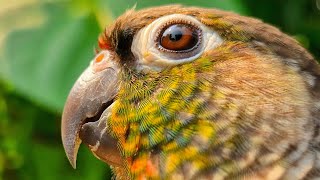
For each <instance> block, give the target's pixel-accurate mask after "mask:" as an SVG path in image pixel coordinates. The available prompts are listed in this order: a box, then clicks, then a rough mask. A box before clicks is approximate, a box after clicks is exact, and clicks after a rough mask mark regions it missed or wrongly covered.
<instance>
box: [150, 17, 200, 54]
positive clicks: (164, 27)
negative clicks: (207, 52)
mask: <svg viewBox="0 0 320 180" xmlns="http://www.w3.org/2000/svg"><path fill="white" fill-rule="evenodd" d="M174 24H185V25H186V26H188V27H190V28H192V29H196V30H197V31H198V35H199V37H198V38H199V41H198V43H197V45H196V46H194V48H192V49H189V50H185V51H174V50H168V49H165V48H163V47H162V46H161V45H160V38H161V37H160V36H161V35H162V34H163V33H164V31H165V30H166V29H167V28H168V27H170V26H171V25H174ZM201 42H202V30H201V29H200V28H199V27H198V26H197V25H195V24H194V23H193V22H191V21H186V20H182V19H175V20H171V21H168V22H166V23H165V24H163V25H162V26H160V28H159V30H158V31H157V33H156V38H155V45H156V47H157V49H158V50H160V51H163V52H169V53H187V52H191V51H193V50H194V49H197V48H198V47H199V46H200V44H201Z"/></svg>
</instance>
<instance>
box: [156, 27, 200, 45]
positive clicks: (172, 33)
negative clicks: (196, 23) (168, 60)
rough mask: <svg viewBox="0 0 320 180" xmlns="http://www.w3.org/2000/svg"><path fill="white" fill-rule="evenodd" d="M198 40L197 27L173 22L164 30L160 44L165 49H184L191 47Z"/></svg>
mask: <svg viewBox="0 0 320 180" xmlns="http://www.w3.org/2000/svg"><path fill="white" fill-rule="evenodd" d="M198 41H199V32H198V29H196V28H194V27H190V26H188V25H185V24H174V25H171V26H169V27H168V28H167V29H165V30H164V32H163V33H162V35H161V38H160V45H161V46H162V47H163V48H165V49H167V50H172V51H185V50H191V49H193V47H195V46H196V45H197V44H198Z"/></svg>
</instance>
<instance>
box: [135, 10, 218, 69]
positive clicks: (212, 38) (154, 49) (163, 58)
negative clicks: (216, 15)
mask: <svg viewBox="0 0 320 180" xmlns="http://www.w3.org/2000/svg"><path fill="white" fill-rule="evenodd" d="M174 22H183V24H187V25H188V24H189V25H191V26H194V27H196V28H199V30H200V31H201V33H202V34H201V42H200V44H199V47H198V50H197V51H196V52H195V53H189V54H184V55H180V58H179V57H178V58H177V57H174V56H173V55H172V53H169V52H165V51H162V50H160V49H159V47H158V43H157V42H158V41H159V39H158V37H159V31H161V30H162V29H163V28H164V27H165V26H166V25H168V24H175V23H174ZM222 42H223V40H222V38H221V37H220V36H219V35H218V34H217V33H216V32H214V31H213V30H211V29H210V28H208V27H207V26H205V25H204V24H202V23H201V22H199V21H198V20H197V19H196V18H194V17H192V16H188V15H183V14H171V15H167V16H163V17H161V18H158V19H156V20H155V21H153V22H152V23H151V24H149V25H147V26H146V27H144V28H142V29H141V30H140V31H139V32H138V33H137V34H136V35H135V36H134V38H133V41H132V46H131V51H132V53H133V55H134V56H135V58H136V62H137V64H136V65H137V67H136V69H137V70H139V71H145V70H150V69H152V70H156V71H161V70H162V69H164V68H166V67H170V66H174V65H177V64H182V63H187V62H190V61H193V60H195V59H197V58H198V57H199V56H201V55H202V53H203V52H204V51H207V50H210V49H214V48H215V47H217V46H219V45H220V44H221V43H222ZM177 53H184V52H177Z"/></svg>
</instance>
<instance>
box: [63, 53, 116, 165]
mask: <svg viewBox="0 0 320 180" xmlns="http://www.w3.org/2000/svg"><path fill="white" fill-rule="evenodd" d="M111 57H112V56H111V55H110V53H109V51H102V52H101V53H99V54H98V55H97V56H96V58H95V59H94V60H93V61H92V63H91V64H90V66H89V67H88V68H87V69H86V70H85V71H84V72H83V73H82V75H81V76H80V77H79V79H78V80H77V81H76V83H75V84H74V86H73V88H72V89H71V91H70V93H69V96H68V98H67V101H66V104H65V107H64V110H63V114H62V123H61V136H62V143H63V147H64V149H65V152H66V155H67V157H68V159H69V161H70V163H71V165H72V167H73V168H75V167H76V159H77V153H78V149H79V146H80V144H81V141H82V140H83V141H84V142H85V143H86V144H88V145H89V147H93V146H94V145H95V144H100V141H103V143H101V144H102V145H101V146H100V147H99V148H97V147H96V149H95V150H98V151H99V152H96V155H97V156H98V157H100V158H102V159H103V157H101V156H105V155H108V153H106V149H108V148H110V149H111V150H110V152H112V151H115V149H114V148H116V145H115V144H116V141H115V140H114V139H113V138H112V137H111V136H109V135H107V134H106V132H107V131H106V128H107V127H106V120H107V118H106V116H108V115H109V114H110V113H109V112H110V109H111V107H109V106H110V105H111V104H112V103H113V99H114V98H115V96H116V94H117V92H118V88H119V83H118V76H119V75H118V74H119V68H118V67H117V65H116V64H115V63H114V61H112V59H111ZM108 107H109V108H108ZM103 111H106V112H103ZM102 113H103V114H102ZM101 115H102V116H101ZM100 116H101V117H100ZM97 120H99V122H96V123H92V121H97ZM89 121H90V122H91V123H88V122H89ZM102 121H103V122H102ZM80 136H81V137H80ZM97 142H99V143H97ZM91 150H92V151H93V149H91Z"/></svg>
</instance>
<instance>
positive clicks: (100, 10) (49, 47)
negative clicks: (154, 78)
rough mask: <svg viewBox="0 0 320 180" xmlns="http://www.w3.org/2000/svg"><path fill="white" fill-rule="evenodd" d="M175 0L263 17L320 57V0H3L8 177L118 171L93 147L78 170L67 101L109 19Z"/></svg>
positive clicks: (0, 69)
mask: <svg viewBox="0 0 320 180" xmlns="http://www.w3.org/2000/svg"><path fill="white" fill-rule="evenodd" d="M170 3H171V4H172V3H180V4H185V5H196V6H204V7H212V8H214V7H215V8H220V9H225V10H231V11H234V12H237V13H239V14H242V15H249V16H254V17H257V18H260V19H263V20H264V21H266V22H268V23H270V24H273V25H275V26H277V27H279V28H280V29H282V30H283V31H284V32H287V33H289V34H291V35H292V36H294V37H295V38H297V39H298V40H299V41H300V42H301V43H302V44H303V46H305V47H306V48H308V49H309V50H310V51H311V52H312V54H314V55H315V56H316V58H317V59H319V57H320V0H281V1H279V0H259V1H256V0H206V1H196V0H183V1H182V0H180V1H171V0H144V1H142V0H140V1H136V0H117V1H111V0H91V1H89V0H77V1H68V0H1V1H0V180H1V179H10V180H12V179H13V180H14V179H41V180H47V179H48V180H49V179H59V178H60V179H110V170H109V168H108V167H107V166H106V165H105V164H103V163H102V162H100V161H98V160H97V159H95V158H94V157H93V155H92V154H91V153H90V152H89V151H88V149H87V148H84V147H82V148H80V153H79V157H78V168H77V170H73V169H72V168H71V166H70V165H69V162H68V161H67V159H66V157H65V154H64V151H63V147H62V144H61V140H60V117H61V112H62V109H63V105H64V101H65V99H66V97H67V94H68V91H69V90H70V88H71V86H72V84H73V82H74V81H75V80H76V78H77V77H78V76H79V74H80V73H81V72H82V70H83V69H84V68H85V67H86V66H87V65H88V64H89V61H90V59H91V58H92V57H93V55H94V53H93V50H94V47H95V46H96V42H97V36H98V34H99V32H101V31H102V29H103V27H104V26H105V25H107V24H109V23H110V22H111V21H112V20H113V19H114V18H116V17H117V16H119V15H120V14H122V13H123V12H124V11H125V10H126V9H128V8H131V7H132V6H134V5H135V4H136V5H137V9H141V8H144V7H148V6H155V5H161V4H170Z"/></svg>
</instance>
